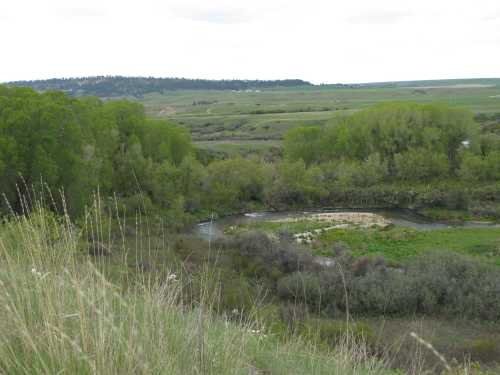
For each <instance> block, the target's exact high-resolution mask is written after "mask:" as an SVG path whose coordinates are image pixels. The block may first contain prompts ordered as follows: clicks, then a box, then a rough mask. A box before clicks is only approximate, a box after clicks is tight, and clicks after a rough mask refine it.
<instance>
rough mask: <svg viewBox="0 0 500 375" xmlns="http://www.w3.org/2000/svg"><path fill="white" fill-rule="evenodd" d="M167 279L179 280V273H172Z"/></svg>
mask: <svg viewBox="0 0 500 375" xmlns="http://www.w3.org/2000/svg"><path fill="white" fill-rule="evenodd" d="M167 281H177V275H176V274H175V273H170V274H169V275H168V276H167Z"/></svg>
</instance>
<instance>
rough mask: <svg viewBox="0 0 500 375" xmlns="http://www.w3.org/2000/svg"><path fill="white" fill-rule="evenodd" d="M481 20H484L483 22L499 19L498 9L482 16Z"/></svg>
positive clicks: (499, 12)
mask: <svg viewBox="0 0 500 375" xmlns="http://www.w3.org/2000/svg"><path fill="white" fill-rule="evenodd" d="M483 21H485V22H496V21H500V10H499V11H498V12H496V13H493V14H489V15H487V16H485V17H483Z"/></svg>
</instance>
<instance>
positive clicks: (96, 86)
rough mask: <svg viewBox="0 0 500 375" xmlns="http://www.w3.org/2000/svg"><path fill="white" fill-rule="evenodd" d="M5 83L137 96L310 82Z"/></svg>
mask: <svg viewBox="0 0 500 375" xmlns="http://www.w3.org/2000/svg"><path fill="white" fill-rule="evenodd" d="M8 85H10V86H24V87H31V88H33V89H35V90H37V91H49V90H61V91H64V92H66V93H68V94H70V95H72V96H88V95H91V96H99V97H125V96H130V97H141V96H143V95H145V94H149V93H163V92H165V91H171V90H258V89H267V88H276V87H295V86H310V85H311V83H309V82H306V81H303V80H300V79H287V80H272V81H263V80H208V79H187V78H154V77H121V76H99V77H82V78H61V79H58V78H55V79H48V80H36V81H18V82H10V83H9V84H8Z"/></svg>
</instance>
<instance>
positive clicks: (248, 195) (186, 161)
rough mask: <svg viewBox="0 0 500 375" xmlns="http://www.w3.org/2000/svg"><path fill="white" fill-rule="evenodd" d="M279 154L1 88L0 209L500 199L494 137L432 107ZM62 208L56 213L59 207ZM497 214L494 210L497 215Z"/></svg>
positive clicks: (131, 110)
mask: <svg viewBox="0 0 500 375" xmlns="http://www.w3.org/2000/svg"><path fill="white" fill-rule="evenodd" d="M284 155H285V156H284V159H283V160H279V161H277V162H273V163H271V162H266V161H265V160H264V159H263V158H259V157H258V156H253V157H248V158H243V157H233V158H228V159H221V160H219V159H216V160H211V159H210V158H207V157H205V156H206V155H205V156H204V155H202V154H201V151H197V150H196V149H195V147H194V146H193V144H192V142H191V137H190V134H189V133H188V132H187V131H186V130H185V129H183V128H180V127H177V126H176V125H175V124H173V123H171V122H168V121H163V120H153V119H149V118H147V117H146V115H145V112H144V108H143V107H142V105H140V104H138V103H133V102H129V101H124V100H118V101H106V102H104V101H101V100H100V99H98V98H95V97H85V98H80V99H77V98H73V97H70V96H68V95H66V94H64V93H62V92H55V91H51V92H46V93H37V92H36V91H34V90H32V89H29V88H9V87H5V86H4V87H2V86H0V192H1V194H2V195H3V196H2V199H1V201H0V202H1V203H0V210H2V211H3V212H4V213H5V212H7V211H9V210H15V211H16V210H17V211H19V210H22V208H23V207H22V206H23V201H22V199H21V198H20V197H25V196H27V195H29V194H30V193H31V192H33V191H48V189H47V188H50V190H51V191H52V193H53V194H54V193H59V192H58V190H61V192H62V193H63V194H64V196H65V199H66V202H65V204H66V207H65V208H66V209H67V210H68V211H69V212H70V214H71V215H75V216H78V215H81V214H83V213H84V212H85V207H86V206H87V205H88V204H89V201H90V200H91V199H92V195H93V194H94V193H95V192H96V191H99V194H100V195H101V196H102V197H105V198H110V199H109V202H108V204H109V205H110V206H115V205H117V206H119V207H120V209H123V210H124V211H126V212H129V213H134V212H137V211H138V210H139V211H144V212H148V213H151V212H152V213H155V214H158V215H161V216H162V217H164V218H166V219H168V220H169V221H170V222H172V223H174V224H175V225H182V224H184V223H186V222H188V221H190V220H192V219H193V218H196V217H206V216H208V214H209V213H210V212H217V213H220V214H223V213H231V212H238V211H244V210H255V209H264V208H267V209H269V208H273V209H293V208H297V207H306V206H309V207H311V206H336V205H339V206H357V207H367V206H385V207H409V206H412V207H413V206H443V205H445V206H447V207H450V208H467V207H469V206H470V205H471V204H476V203H477V202H479V203H481V204H485V205H487V206H492V207H493V206H495V205H496V204H497V202H498V201H500V188H499V185H500V184H499V182H500V143H499V142H497V141H496V140H495V138H493V137H492V136H490V135H488V134H482V133H481V131H480V129H479V126H478V125H477V124H476V123H475V121H474V120H473V118H472V115H471V114H470V113H468V112H467V111H462V110H457V109H451V108H449V107H447V106H444V105H440V104H432V105H417V104H400V103H393V104H384V105H380V106H376V107H374V108H370V109H367V110H363V111H360V112H358V113H356V114H354V115H352V116H351V117H349V118H346V119H345V121H343V122H341V123H337V124H331V125H328V126H326V127H323V128H319V127H314V126H307V127H298V128H295V129H292V130H290V131H289V132H288V133H287V134H286V136H285V140H284ZM61 209H62V208H61ZM499 214H500V213H499Z"/></svg>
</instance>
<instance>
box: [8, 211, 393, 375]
mask: <svg viewBox="0 0 500 375" xmlns="http://www.w3.org/2000/svg"><path fill="white" fill-rule="evenodd" d="M79 241H80V238H79V236H78V233H77V232H76V231H75V228H74V227H73V226H72V225H71V224H70V223H69V221H67V220H58V219H57V218H54V217H47V216H44V215H42V214H40V215H36V214H35V215H32V216H30V217H26V218H24V217H22V218H12V219H11V220H10V221H9V222H7V223H4V224H1V226H0V315H1V316H2V319H1V321H0V330H1V332H2V335H0V373H6V374H56V373H66V374H260V373H271V374H383V373H389V371H388V370H385V369H384V367H383V366H382V365H381V363H380V362H379V361H378V360H375V359H370V358H369V357H367V355H366V353H365V351H364V350H363V349H362V346H358V347H357V349H356V348H353V347H351V346H347V345H338V346H336V348H335V350H334V351H328V350H325V349H321V350H319V349H317V348H315V347H314V346H312V345H311V344H305V343H304V342H303V341H301V340H300V339H298V338H290V339H286V340H283V339H282V338H278V337H274V336H273V335H270V334H266V333H265V332H263V331H262V330H261V329H260V327H259V326H258V325H257V323H255V322H251V321H246V322H241V321H240V322H231V321H228V320H225V319H222V318H221V317H217V316H214V315H212V314H211V313H210V312H209V311H211V309H210V308H209V307H208V303H209V299H207V300H201V301H193V305H195V307H194V308H189V309H188V308H186V307H184V306H182V305H181V304H180V302H179V301H180V300H181V299H182V298H180V296H181V295H182V292H183V289H182V281H181V280H179V279H177V278H175V277H169V278H166V279H164V280H162V279H159V278H158V279H156V278H155V277H153V276H150V277H144V278H143V281H142V282H137V283H135V284H134V285H133V286H129V287H128V288H127V290H126V292H125V291H123V290H122V289H120V288H119V287H118V286H116V285H114V284H112V283H110V282H109V281H108V280H107V279H106V278H105V277H104V276H103V275H102V274H101V273H100V272H99V271H98V270H97V269H96V268H95V267H94V265H93V264H92V263H91V262H90V261H89V259H88V258H87V256H86V255H83V254H81V253H79ZM210 292H211V291H206V294H205V295H209V294H210Z"/></svg>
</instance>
